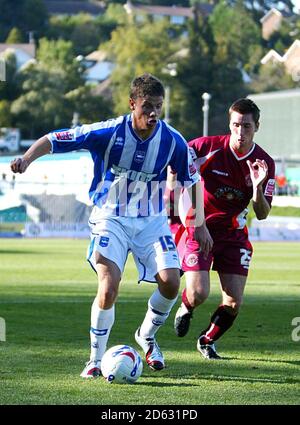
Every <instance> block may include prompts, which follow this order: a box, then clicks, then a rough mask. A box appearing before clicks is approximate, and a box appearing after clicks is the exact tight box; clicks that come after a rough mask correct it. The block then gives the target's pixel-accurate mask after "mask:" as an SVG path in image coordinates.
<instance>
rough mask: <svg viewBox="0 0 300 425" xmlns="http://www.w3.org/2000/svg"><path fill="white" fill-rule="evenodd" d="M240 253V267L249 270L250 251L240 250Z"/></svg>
mask: <svg viewBox="0 0 300 425" xmlns="http://www.w3.org/2000/svg"><path fill="white" fill-rule="evenodd" d="M240 253H241V254H242V256H241V265H242V266H243V267H244V269H249V264H250V260H251V251H249V250H248V249H244V248H241V249H240Z"/></svg>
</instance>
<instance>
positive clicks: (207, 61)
mask: <svg viewBox="0 0 300 425" xmlns="http://www.w3.org/2000/svg"><path fill="white" fill-rule="evenodd" d="M188 29H189V38H188V40H189V44H188V55H187V57H186V58H184V59H182V60H180V61H178V65H177V77H176V81H177V86H178V88H177V90H176V91H175V94H174V95H173V100H172V106H173V112H172V124H173V122H174V125H175V126H177V127H178V128H179V129H180V130H181V131H182V132H183V134H184V135H185V137H186V138H188V139H191V138H192V137H196V136H198V135H200V134H202V122H203V121H202V112H201V110H202V99H201V96H202V94H203V93H204V92H211V76H212V72H213V67H212V65H213V54H214V48H215V45H214V40H213V38H212V34H211V31H210V27H209V24H208V21H206V20H204V19H203V17H202V16H200V15H196V16H195V19H194V20H193V21H191V22H190V24H189V28H188Z"/></svg>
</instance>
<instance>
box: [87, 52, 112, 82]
mask: <svg viewBox="0 0 300 425" xmlns="http://www.w3.org/2000/svg"><path fill="white" fill-rule="evenodd" d="M82 60H83V64H84V66H85V68H86V71H85V73H84V76H85V80H86V81H87V82H89V83H95V84H98V83H99V82H102V81H105V80H106V79H107V78H109V77H110V75H111V73H112V71H113V69H114V67H115V64H114V63H113V62H111V61H109V60H107V53H106V52H104V51H102V50H95V51H94V52H92V53H90V54H89V55H87V56H85V57H84V58H83V59H82Z"/></svg>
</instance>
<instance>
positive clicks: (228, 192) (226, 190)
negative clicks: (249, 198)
mask: <svg viewBox="0 0 300 425" xmlns="http://www.w3.org/2000/svg"><path fill="white" fill-rule="evenodd" d="M215 197H216V198H218V199H220V198H223V199H227V200H228V201H231V200H232V199H237V200H241V199H244V194H243V192H242V191H241V190H238V189H235V188H233V187H230V186H225V187H220V188H219V189H218V190H216V192H215Z"/></svg>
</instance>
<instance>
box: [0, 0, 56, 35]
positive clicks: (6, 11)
mask: <svg viewBox="0 0 300 425" xmlns="http://www.w3.org/2000/svg"><path fill="white" fill-rule="evenodd" d="M0 16H1V27H0V41H1V40H2V41H4V40H5V39H6V38H7V36H8V33H9V31H10V30H11V28H14V27H15V28H18V29H19V30H20V31H21V32H22V38H23V40H26V39H28V32H29V31H34V32H36V33H37V34H38V35H39V36H41V35H42V34H43V33H44V30H45V26H46V23H47V19H48V15H47V10H46V6H45V4H44V2H43V0H14V1H11V0H0Z"/></svg>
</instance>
